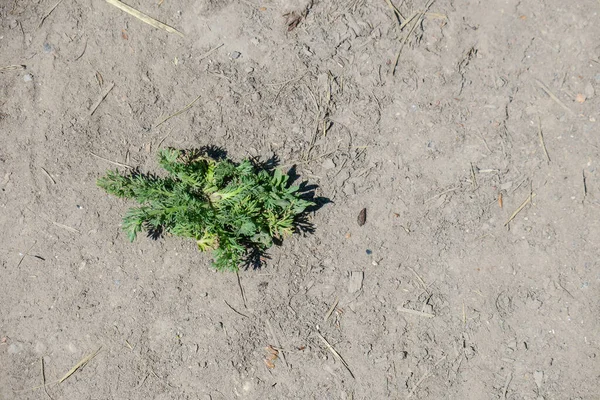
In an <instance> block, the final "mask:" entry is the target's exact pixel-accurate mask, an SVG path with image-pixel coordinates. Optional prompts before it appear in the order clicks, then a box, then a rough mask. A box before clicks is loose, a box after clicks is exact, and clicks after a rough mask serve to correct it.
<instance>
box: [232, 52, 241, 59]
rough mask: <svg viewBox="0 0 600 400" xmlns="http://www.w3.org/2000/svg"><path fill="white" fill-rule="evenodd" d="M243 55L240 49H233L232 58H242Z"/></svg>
mask: <svg viewBox="0 0 600 400" xmlns="http://www.w3.org/2000/svg"><path fill="white" fill-rule="evenodd" d="M241 55H242V53H240V52H239V51H232V52H231V54H230V56H231V59H232V60H237V59H238V58H240V56H241Z"/></svg>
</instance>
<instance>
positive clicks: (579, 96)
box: [575, 93, 586, 103]
mask: <svg viewBox="0 0 600 400" xmlns="http://www.w3.org/2000/svg"><path fill="white" fill-rule="evenodd" d="M585 100H586V97H585V95H584V94H583V93H577V96H575V101H576V102H578V103H583V102H584V101H585Z"/></svg>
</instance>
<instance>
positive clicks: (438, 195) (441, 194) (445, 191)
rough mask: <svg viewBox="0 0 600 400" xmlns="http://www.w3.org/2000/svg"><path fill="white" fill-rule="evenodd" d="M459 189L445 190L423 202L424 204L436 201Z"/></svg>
mask: <svg viewBox="0 0 600 400" xmlns="http://www.w3.org/2000/svg"><path fill="white" fill-rule="evenodd" d="M458 189H460V187H453V188H450V189H448V190H444V191H443V192H442V193H439V194H436V195H435V196H433V197H430V198H428V199H427V200H425V201H424V202H423V204H426V203H429V202H430V201H432V200H435V199H437V198H438V197H440V196H443V195H445V194H446V193H450V192H454V191H455V190H458Z"/></svg>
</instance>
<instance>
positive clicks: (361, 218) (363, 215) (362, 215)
mask: <svg viewBox="0 0 600 400" xmlns="http://www.w3.org/2000/svg"><path fill="white" fill-rule="evenodd" d="M356 222H358V226H363V225H364V224H365V223H366V222H367V209H366V208H363V209H362V210H360V212H359V213H358V218H357V219H356Z"/></svg>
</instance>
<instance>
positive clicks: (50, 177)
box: [40, 167, 56, 185]
mask: <svg viewBox="0 0 600 400" xmlns="http://www.w3.org/2000/svg"><path fill="white" fill-rule="evenodd" d="M40 168H41V169H42V172H43V173H44V174H46V176H47V177H48V179H50V180H51V181H52V183H54V184H55V185H56V181H55V180H54V178H53V177H52V175H50V172H48V171H46V169H45V168H44V167H40Z"/></svg>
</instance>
